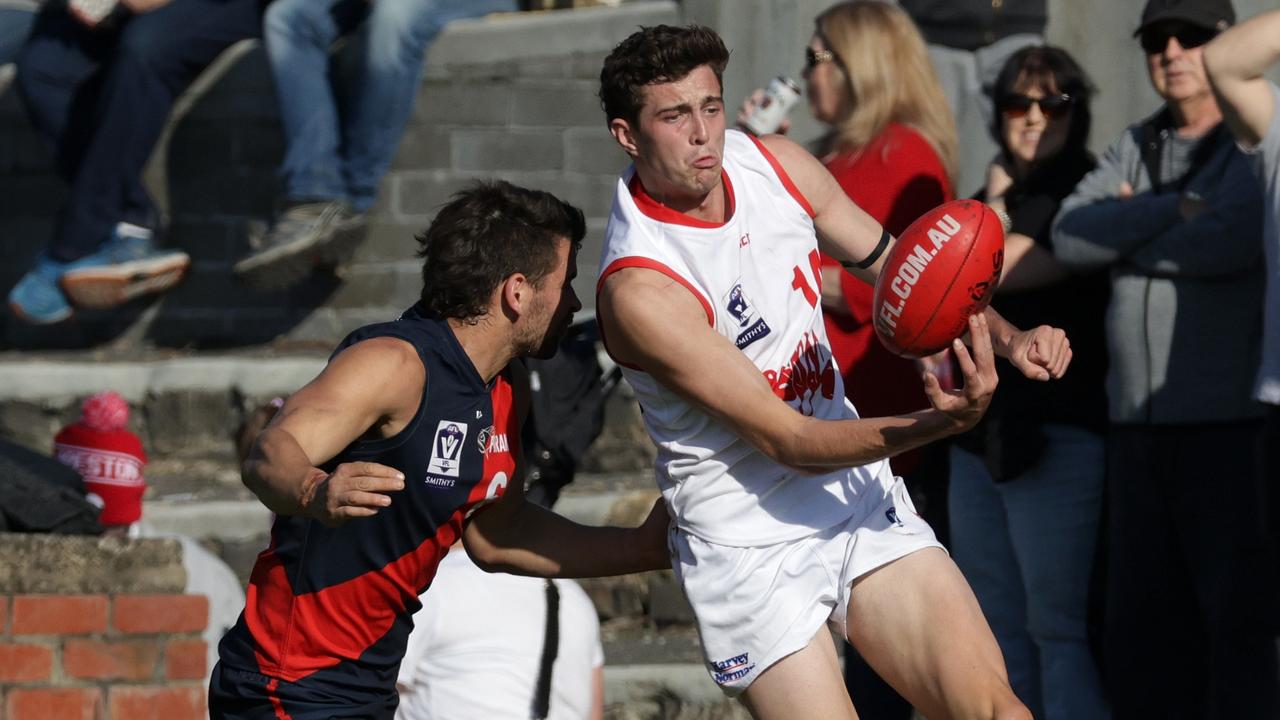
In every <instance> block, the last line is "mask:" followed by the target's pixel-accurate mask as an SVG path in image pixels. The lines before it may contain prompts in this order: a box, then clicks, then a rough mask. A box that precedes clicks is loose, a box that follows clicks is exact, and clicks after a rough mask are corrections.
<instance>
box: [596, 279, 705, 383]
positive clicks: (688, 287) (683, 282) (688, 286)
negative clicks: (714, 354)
mask: <svg viewBox="0 0 1280 720" xmlns="http://www.w3.org/2000/svg"><path fill="white" fill-rule="evenodd" d="M627 268H644V269H646V270H656V271H657V272H660V273H662V274H663V275H666V276H667V277H669V278H671V279H672V280H675V281H676V282H678V283H680V284H681V285H683V286H684V287H685V289H686V290H688V291H689V292H691V293H693V296H694V297H695V298H697V299H698V302H700V303H702V310H703V311H704V312H706V313H707V324H708V325H710V326H711V327H715V324H716V314H715V310H713V309H712V307H711V303H709V302H707V299H706V298H705V297H703V295H702V293H701V292H699V291H698V289H697V288H695V287H694V286H693V283H691V282H689V281H688V280H686V279H685V278H684V277H683V276H682V275H680V273H677V272H676V271H675V270H672V269H671V268H669V267H667V266H666V265H664V264H662V263H660V262H658V261H657V260H652V259H650V258H646V257H635V256H629V257H620V258H618V259H617V260H614V261H613V262H611V263H609V266H608V267H606V268H605V269H604V271H603V272H601V273H600V279H599V280H597V281H596V307H600V290H601V288H603V287H604V281H605V280H606V279H608V277H609V276H610V275H612V274H614V273H616V272H618V271H619V270H625V269H627ZM597 325H599V330H600V342H601V343H602V344H603V345H604V351H605V352H606V353H608V354H609V357H611V358H613V361H614V362H616V363H618V364H619V365H621V366H623V367H625V368H630V369H632V370H639V371H640V372H644V368H642V367H640V366H639V365H633V364H631V363H629V362H624V361H622V360H619V359H618V358H617V357H616V356H615V355H614V354H613V351H612V350H610V349H609V339H608V338H607V337H605V333H604V325H603V324H599V323H597Z"/></svg>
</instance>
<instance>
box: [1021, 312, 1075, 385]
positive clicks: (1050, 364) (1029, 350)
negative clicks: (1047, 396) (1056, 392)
mask: <svg viewBox="0 0 1280 720" xmlns="http://www.w3.org/2000/svg"><path fill="white" fill-rule="evenodd" d="M1009 362H1011V363H1013V366H1014V367H1016V368H1018V370H1020V371H1021V372H1022V374H1023V375H1026V376H1027V377H1029V378H1031V379H1032V380H1050V379H1052V380H1057V379H1058V378H1061V377H1062V376H1063V374H1065V373H1066V372H1067V366H1068V365H1070V364H1071V341H1070V340H1068V339H1067V334H1066V333H1065V332H1063V331H1062V330H1061V329H1060V328H1055V327H1049V326H1048V325H1041V326H1040V327H1037V328H1032V329H1031V330H1024V331H1022V332H1020V333H1018V334H1017V335H1015V336H1014V337H1013V340H1012V342H1010V343H1009Z"/></svg>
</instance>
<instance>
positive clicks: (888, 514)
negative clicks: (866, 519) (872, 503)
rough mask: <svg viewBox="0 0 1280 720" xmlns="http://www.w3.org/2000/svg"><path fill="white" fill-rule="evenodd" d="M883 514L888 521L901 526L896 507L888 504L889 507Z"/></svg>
mask: <svg viewBox="0 0 1280 720" xmlns="http://www.w3.org/2000/svg"><path fill="white" fill-rule="evenodd" d="M884 516H885V518H887V519H888V520H889V522H891V523H893V524H894V525H897V526H898V527H902V521H901V520H899V519H898V509H897V508H896V507H893V506H892V505H890V506H889V509H888V510H885V511H884Z"/></svg>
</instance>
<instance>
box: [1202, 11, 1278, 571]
mask: <svg viewBox="0 0 1280 720" xmlns="http://www.w3.org/2000/svg"><path fill="white" fill-rule="evenodd" d="M1277 61H1280V10H1272V11H1271V12H1266V13H1263V14H1261V15H1259V16H1257V17H1255V18H1252V19H1251V20H1249V21H1248V22H1244V23H1241V24H1240V25H1239V26H1238V27H1234V28H1232V29H1230V30H1228V31H1226V32H1224V33H1222V34H1221V35H1219V36H1218V37H1217V38H1215V39H1214V41H1213V42H1211V43H1209V44H1208V45H1207V46H1205V49H1204V63H1205V67H1206V69H1207V70H1208V72H1209V82H1210V83H1211V84H1212V85H1213V89H1214V92H1215V93H1216V94H1217V98H1218V102H1219V104H1220V105H1221V106H1222V116H1223V119H1224V120H1225V121H1226V124H1227V127H1228V128H1230V129H1231V132H1232V134H1233V135H1235V137H1236V141H1237V142H1238V143H1239V144H1240V147H1241V148H1242V149H1244V151H1245V156H1246V157H1247V158H1248V159H1249V162H1250V163H1251V164H1252V165H1253V171H1254V173H1255V174H1256V175H1257V176H1258V177H1259V178H1260V179H1261V180H1262V186H1263V187H1262V193H1263V202H1264V203H1265V204H1266V213H1265V214H1264V215H1263V220H1262V227H1263V238H1264V246H1263V247H1264V252H1265V254H1266V258H1267V290H1266V304H1265V305H1264V307H1263V312H1262V318H1263V322H1262V327H1263V328H1264V329H1263V334H1262V367H1261V369H1260V370H1259V371H1258V378H1257V381H1256V382H1255V383H1254V397H1255V398H1257V400H1258V401H1259V402H1261V403H1263V404H1264V405H1265V406H1266V408H1267V421H1266V429H1265V431H1264V437H1263V445H1262V446H1263V449H1264V455H1263V475H1262V477H1263V491H1264V494H1265V497H1266V504H1265V505H1264V511H1265V512H1266V520H1267V525H1268V530H1269V531H1270V536H1271V550H1272V553H1273V556H1275V557H1276V558H1277V559H1280V553H1276V551H1277V550H1280V87H1277V86H1276V84H1275V83H1273V82H1270V81H1269V80H1267V79H1266V78H1265V77H1263V75H1262V74H1263V73H1264V72H1266V70H1267V68H1269V67H1271V66H1273V65H1275V64H1276V62H1277Z"/></svg>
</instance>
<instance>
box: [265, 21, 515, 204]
mask: <svg viewBox="0 0 1280 720" xmlns="http://www.w3.org/2000/svg"><path fill="white" fill-rule="evenodd" d="M515 9H516V8H515V2H514V0H377V1H376V2H369V0H325V1H321V0H275V2H273V3H272V4H271V5H270V6H268V8H267V12H266V20H265V27H264V30H263V32H264V34H265V36H266V45H267V57H268V59H269V61H270V63H271V72H272V74H273V75H274V76H275V81H276V95H277V98H278V99H279V102H280V118H281V122H282V123H283V125H284V135H285V143H286V149H285V158H284V167H283V168H282V169H281V173H282V175H283V176H284V185H285V199H286V200H319V199H324V200H346V201H347V202H349V203H350V204H351V205H352V207H353V208H354V209H355V210H356V211H357V212H364V211H365V210H368V209H369V207H370V206H371V205H373V201H374V199H375V198H376V197H377V193H378V182H379V181H380V180H381V179H382V175H383V174H384V173H385V172H386V171H387V168H388V167H389V166H390V165H391V159H392V156H393V155H394V154H395V151H396V147H397V146H398V145H399V144H400V136H401V135H402V134H403V133H404V126H405V123H406V122H408V120H409V115H410V114H411V112H412V111H413V101H414V98H415V97H416V96H417V94H418V85H419V83H420V81H421V79H422V67H423V63H424V60H425V55H426V50H427V46H428V45H429V44H430V43H431V41H432V40H433V39H434V38H435V36H436V34H437V33H439V32H440V30H441V29H442V28H444V26H445V25H446V24H447V23H448V22H449V21H450V20H457V19H459V18H466V17H475V16H479V15H483V14H485V13H490V12H497V11H501V10H515ZM346 35H353V37H352V39H351V43H352V47H348V48H346V49H345V50H344V52H343V55H347V54H348V53H353V54H354V56H353V57H349V58H343V60H344V62H343V63H341V64H342V65H345V60H347V59H351V60H352V61H353V62H352V64H353V65H354V67H352V68H351V69H350V70H351V72H337V73H331V72H330V68H329V50H330V46H331V45H333V43H334V42H335V41H337V40H338V39H339V38H341V37H343V36H346ZM341 69H342V70H347V68H345V67H342V68H341Z"/></svg>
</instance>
